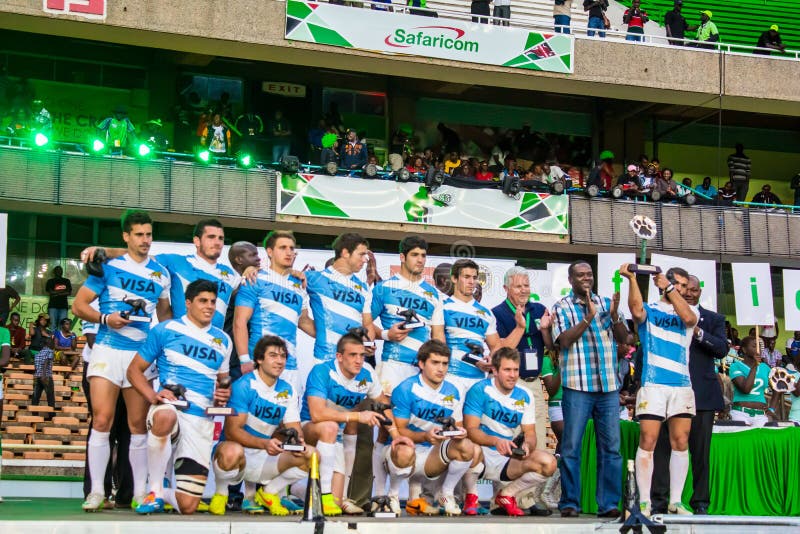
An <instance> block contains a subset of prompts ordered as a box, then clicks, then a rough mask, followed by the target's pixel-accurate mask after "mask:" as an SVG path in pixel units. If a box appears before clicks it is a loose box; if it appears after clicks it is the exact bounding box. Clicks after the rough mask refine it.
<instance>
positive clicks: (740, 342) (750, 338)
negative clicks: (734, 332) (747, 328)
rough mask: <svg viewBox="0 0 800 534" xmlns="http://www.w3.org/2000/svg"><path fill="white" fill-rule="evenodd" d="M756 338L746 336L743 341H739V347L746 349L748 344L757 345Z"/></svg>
mask: <svg viewBox="0 0 800 534" xmlns="http://www.w3.org/2000/svg"><path fill="white" fill-rule="evenodd" d="M755 342H756V338H755V337H754V336H744V337H743V338H742V339H741V340H739V345H740V346H742V347H744V346H745V345H747V344H748V343H755Z"/></svg>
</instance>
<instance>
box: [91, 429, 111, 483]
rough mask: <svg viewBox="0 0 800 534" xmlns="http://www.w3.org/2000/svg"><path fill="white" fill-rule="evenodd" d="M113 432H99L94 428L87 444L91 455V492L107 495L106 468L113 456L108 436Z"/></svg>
mask: <svg viewBox="0 0 800 534" xmlns="http://www.w3.org/2000/svg"><path fill="white" fill-rule="evenodd" d="M110 434H111V432H98V431H97V430H94V429H92V435H91V436H89V442H88V443H87V444H86V445H87V447H86V453H87V454H88V456H89V476H90V477H91V479H92V491H91V493H99V494H100V495H103V496H105V493H106V490H105V488H104V485H105V484H104V481H105V478H106V468H107V467H108V459H109V458H111V445H109V443H108V436H109V435H110Z"/></svg>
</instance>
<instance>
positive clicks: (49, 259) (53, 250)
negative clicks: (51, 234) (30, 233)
mask: <svg viewBox="0 0 800 534" xmlns="http://www.w3.org/2000/svg"><path fill="white" fill-rule="evenodd" d="M56 265H61V245H60V244H59V243H46V242H41V241H39V242H37V243H36V252H35V253H34V264H33V287H32V290H33V294H34V295H45V294H46V293H45V292H44V287H45V284H46V283H47V280H48V279H49V278H52V276H53V267H55V266H56Z"/></svg>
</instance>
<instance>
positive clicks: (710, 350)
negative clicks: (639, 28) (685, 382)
mask: <svg viewBox="0 0 800 534" xmlns="http://www.w3.org/2000/svg"><path fill="white" fill-rule="evenodd" d="M701 291H702V290H701V289H700V280H698V279H697V277H696V276H690V277H689V285H688V287H687V294H686V302H688V303H689V304H690V305H692V306H698V302H699V301H700V293H701ZM699 310H700V320H699V321H698V323H697V326H695V327H694V338H693V339H692V345H691V347H690V349H689V375H690V377H691V379H692V389H693V390H694V398H695V406H696V409H697V415H695V416H694V418H693V419H692V429H691V431H690V432H689V453H690V454H691V457H692V478H693V483H694V487H693V490H694V491H693V493H692V498H691V499H690V500H689V504H690V505H691V507H692V509H693V510H694V513H695V514H703V515H704V514H707V513H708V507H709V505H710V502H711V496H710V493H709V489H708V464H709V453H710V451H711V432H712V430H713V429H714V414H715V413H716V412H717V411H720V410H722V409H723V407H724V405H723V400H722V389H721V388H720V385H719V382H718V381H717V372H716V369H715V368H714V358H722V357H724V356H725V355H726V354H727V353H728V341H727V339H726V338H725V317H724V316H722V315H720V314H718V313H715V312H713V311H711V310H707V309H705V308H703V307H702V306H699ZM669 458H670V444H669V432H668V430H667V425H664V426H662V427H661V434H660V435H659V437H658V443H657V444H656V450H655V456H654V459H653V466H654V467H653V487H652V489H651V492H650V498H651V502H652V506H653V513H666V512H667V505H668V500H669Z"/></svg>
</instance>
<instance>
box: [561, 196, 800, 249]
mask: <svg viewBox="0 0 800 534" xmlns="http://www.w3.org/2000/svg"><path fill="white" fill-rule="evenodd" d="M569 213H570V225H569V227H570V237H571V242H572V243H574V244H585V245H594V246H613V247H627V248H635V247H636V239H635V237H634V235H633V232H632V231H631V229H630V227H629V226H628V221H630V220H631V218H632V217H633V216H634V215H646V216H648V217H650V218H651V219H653V221H655V223H656V224H657V225H658V234H657V236H656V239H654V240H653V241H652V242H651V244H650V247H651V249H652V250H654V251H663V252H689V253H701V254H713V255H725V256H760V257H784V258H791V257H796V256H797V255H799V254H800V214H797V215H795V214H791V213H788V212H778V211H764V210H757V209H744V208H739V207H718V206H697V205H696V206H684V205H680V204H666V203H657V202H634V201H628V200H611V199H601V198H593V199H592V198H585V197H582V196H580V195H571V196H570V207H569Z"/></svg>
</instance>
